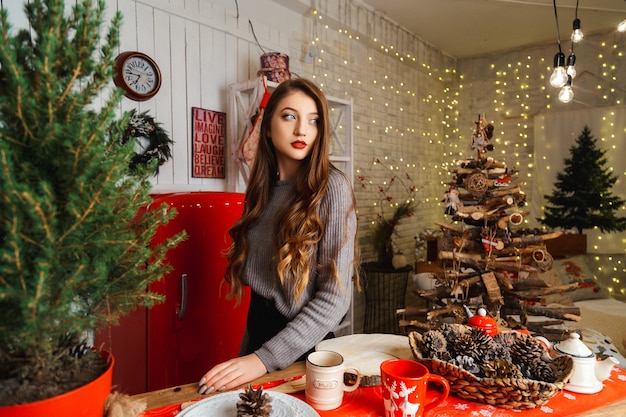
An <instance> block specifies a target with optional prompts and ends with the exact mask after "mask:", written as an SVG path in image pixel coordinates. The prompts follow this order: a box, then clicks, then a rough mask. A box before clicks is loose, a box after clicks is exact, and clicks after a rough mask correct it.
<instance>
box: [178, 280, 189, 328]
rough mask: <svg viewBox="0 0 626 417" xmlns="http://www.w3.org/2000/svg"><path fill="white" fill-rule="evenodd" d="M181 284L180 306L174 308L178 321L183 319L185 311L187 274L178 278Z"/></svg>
mask: <svg viewBox="0 0 626 417" xmlns="http://www.w3.org/2000/svg"><path fill="white" fill-rule="evenodd" d="M180 282H181V290H182V291H181V293H182V296H181V301H180V305H179V306H176V315H177V316H178V320H179V321H180V320H182V319H183V317H185V311H186V310H187V274H182V275H181V276H180Z"/></svg>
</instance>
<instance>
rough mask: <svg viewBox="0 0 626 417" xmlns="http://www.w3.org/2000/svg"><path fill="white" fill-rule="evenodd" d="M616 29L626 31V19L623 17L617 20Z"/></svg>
mask: <svg viewBox="0 0 626 417" xmlns="http://www.w3.org/2000/svg"><path fill="white" fill-rule="evenodd" d="M617 31H618V32H626V19H624V20H622V21H621V22H619V24H618V25H617Z"/></svg>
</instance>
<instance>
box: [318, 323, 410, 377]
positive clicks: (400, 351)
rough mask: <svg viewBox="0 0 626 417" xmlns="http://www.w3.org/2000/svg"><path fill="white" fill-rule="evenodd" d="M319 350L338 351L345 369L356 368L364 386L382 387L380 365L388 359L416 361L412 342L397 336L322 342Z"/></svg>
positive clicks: (351, 338) (361, 335)
mask: <svg viewBox="0 0 626 417" xmlns="http://www.w3.org/2000/svg"><path fill="white" fill-rule="evenodd" d="M315 349H316V350H332V351H335V352H337V353H339V354H341V356H343V358H344V360H345V364H346V367H355V368H357V369H358V370H359V372H360V373H361V375H362V379H361V386H364V387H366V386H376V385H380V364H381V363H382V362H383V361H386V360H387V359H396V358H400V359H413V354H412V353H411V348H410V346H409V338H408V337H406V336H400V335H395V334H382V333H371V334H352V335H349V336H342V337H336V338H334V339H327V340H323V341H321V342H320V343H318V345H317V346H316V347H315Z"/></svg>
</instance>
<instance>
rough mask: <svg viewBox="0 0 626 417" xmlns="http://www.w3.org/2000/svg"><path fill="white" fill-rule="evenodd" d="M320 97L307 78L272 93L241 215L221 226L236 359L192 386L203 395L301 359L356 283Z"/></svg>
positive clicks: (327, 330) (346, 212) (347, 190)
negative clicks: (244, 301)
mask: <svg viewBox="0 0 626 417" xmlns="http://www.w3.org/2000/svg"><path fill="white" fill-rule="evenodd" d="M329 132H330V131H329V115H328V104H327V102H326V98H325V97H324V95H323V93H322V92H321V91H320V89H319V88H318V87H317V86H316V85H315V84H314V83H312V82H311V81H308V80H305V79H293V80H287V81H283V82H282V83H281V84H279V85H278V87H277V88H276V90H275V91H274V92H273V93H272V95H271V97H270V99H269V101H268V103H267V106H266V108H265V114H264V118H263V121H262V123H261V138H260V140H259V146H258V150H257V155H256V158H255V161H254V163H253V166H252V169H251V172H250V181H249V184H248V187H247V191H246V196H245V203H244V210H243V214H242V216H241V218H240V219H239V220H238V221H237V222H236V223H235V224H234V225H233V227H232V228H231V229H230V235H231V237H232V240H233V243H232V245H231V247H230V249H229V251H228V253H227V259H228V267H227V270H226V281H227V282H228V283H229V285H230V294H229V295H230V296H231V297H237V298H238V299H239V298H241V295H242V291H243V287H244V286H246V285H247V286H249V287H250V289H251V292H252V297H251V301H250V310H249V313H248V321H247V325H246V334H245V335H244V340H243V342H242V350H241V354H240V356H239V357H237V358H234V359H231V360H228V361H226V362H223V363H220V364H218V365H216V366H215V367H213V368H212V369H211V370H209V371H208V372H207V373H206V374H205V375H204V376H203V377H202V379H201V380H200V382H199V385H200V389H199V392H200V393H201V394H209V393H211V392H213V391H214V390H218V391H220V390H226V389H231V388H234V387H237V386H239V385H241V384H245V383H248V382H250V381H252V380H253V379H256V378H258V377H260V376H262V375H263V374H265V373H266V372H272V371H274V370H276V369H282V368H285V367H287V366H289V365H291V364H292V363H293V362H295V361H297V360H302V359H304V358H305V357H306V354H307V353H308V352H310V351H311V350H313V349H314V348H315V345H316V344H317V343H318V342H320V341H321V340H323V339H324V338H327V337H332V330H333V329H334V328H335V327H336V326H337V325H338V324H339V323H340V322H341V320H342V318H343V317H344V316H345V314H346V312H347V310H348V307H349V305H350V299H351V294H352V285H353V280H354V281H355V282H356V285H357V288H359V284H358V273H357V268H356V266H357V265H358V244H357V240H356V229H357V224H356V223H357V220H356V212H355V202H354V193H353V190H352V186H351V183H350V181H348V179H347V178H346V177H345V176H344V175H343V173H341V171H339V170H338V169H336V168H335V167H334V166H333V165H332V164H331V163H330V160H329V157H328V152H329V151H328V149H329V141H330V139H331V138H330V133H329Z"/></svg>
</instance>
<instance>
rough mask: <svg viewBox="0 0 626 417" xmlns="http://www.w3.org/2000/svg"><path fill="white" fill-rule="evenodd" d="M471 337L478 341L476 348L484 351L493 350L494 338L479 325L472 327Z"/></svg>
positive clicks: (475, 341)
mask: <svg viewBox="0 0 626 417" xmlns="http://www.w3.org/2000/svg"><path fill="white" fill-rule="evenodd" d="M470 337H471V338H472V339H473V340H474V343H476V348H477V349H478V350H479V351H481V352H483V353H484V352H487V351H490V350H492V349H493V348H494V346H495V343H494V342H493V338H492V337H491V336H489V335H488V334H487V332H485V331H484V330H483V329H479V328H478V327H472V328H471V330H470Z"/></svg>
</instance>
